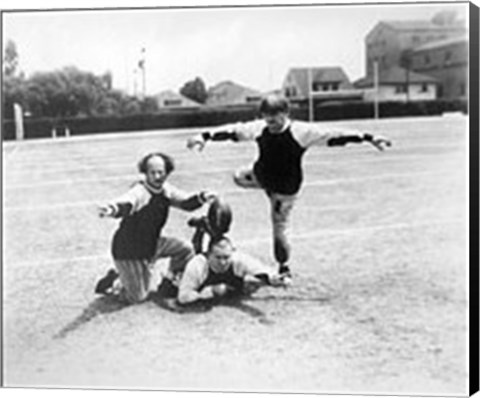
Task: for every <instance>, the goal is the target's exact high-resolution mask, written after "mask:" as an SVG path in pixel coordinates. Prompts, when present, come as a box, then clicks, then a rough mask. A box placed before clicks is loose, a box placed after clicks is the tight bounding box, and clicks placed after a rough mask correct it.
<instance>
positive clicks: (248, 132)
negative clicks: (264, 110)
mask: <svg viewBox="0 0 480 398" xmlns="http://www.w3.org/2000/svg"><path fill="white" fill-rule="evenodd" d="M263 127H264V122H263V121H261V120H254V121H251V122H245V123H234V124H226V125H224V126H219V127H216V128H212V129H211V130H209V131H205V132H203V133H200V134H197V135H195V136H193V137H191V138H189V139H188V140H187V148H188V149H197V150H199V151H201V150H202V149H203V148H204V147H205V144H206V143H207V142H208V141H234V142H238V141H249V140H253V139H255V137H256V136H257V135H258V134H259V133H260V132H261V131H262V128H263Z"/></svg>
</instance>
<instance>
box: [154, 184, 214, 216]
mask: <svg viewBox="0 0 480 398" xmlns="http://www.w3.org/2000/svg"><path fill="white" fill-rule="evenodd" d="M164 194H165V196H166V197H167V198H168V199H169V201H170V204H171V205H172V206H173V207H176V208H179V209H182V210H186V211H193V210H196V209H198V208H200V207H201V206H202V205H203V204H204V203H205V198H204V195H203V193H202V192H199V193H195V194H192V193H187V192H185V191H183V190H181V189H178V188H177V187H175V186H173V185H172V184H169V183H165V184H164Z"/></svg>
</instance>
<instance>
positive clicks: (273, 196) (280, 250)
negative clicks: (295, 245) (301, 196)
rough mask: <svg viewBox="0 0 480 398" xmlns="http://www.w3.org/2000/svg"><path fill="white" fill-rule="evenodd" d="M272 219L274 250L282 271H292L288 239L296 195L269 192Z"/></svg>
mask: <svg viewBox="0 0 480 398" xmlns="http://www.w3.org/2000/svg"><path fill="white" fill-rule="evenodd" d="M268 197H269V199H270V205H271V219H272V226H273V250H274V255H275V259H276V260H277V262H278V264H279V272H280V273H290V268H289V260H290V252H291V247H290V242H289V239H288V233H289V226H290V214H291V211H292V209H293V206H294V204H295V200H296V195H282V194H277V193H269V194H268Z"/></svg>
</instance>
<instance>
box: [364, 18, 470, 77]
mask: <svg viewBox="0 0 480 398" xmlns="http://www.w3.org/2000/svg"><path fill="white" fill-rule="evenodd" d="M466 31H467V29H466V25H465V23H464V21H460V20H457V19H456V16H455V13H451V12H441V13H438V14H436V15H435V16H434V17H433V18H432V19H431V20H420V21H381V22H379V23H377V24H376V25H375V27H374V28H373V29H372V30H371V31H370V32H369V33H368V34H367V36H366V38H365V49H366V75H367V76H370V75H373V65H374V62H378V65H379V68H380V69H382V70H385V69H388V68H390V67H392V66H405V65H404V64H403V62H404V60H403V59H402V56H403V55H402V54H404V52H405V51H406V50H412V49H415V48H417V47H419V46H421V45H424V44H426V43H431V42H434V41H438V40H445V39H449V38H451V37H456V36H458V35H461V34H466Z"/></svg>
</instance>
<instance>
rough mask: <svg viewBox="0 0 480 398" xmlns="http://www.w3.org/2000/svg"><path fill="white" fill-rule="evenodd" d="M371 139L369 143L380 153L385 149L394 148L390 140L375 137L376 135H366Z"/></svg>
mask: <svg viewBox="0 0 480 398" xmlns="http://www.w3.org/2000/svg"><path fill="white" fill-rule="evenodd" d="M366 136H367V137H368V138H369V139H367V140H366V141H368V142H369V143H370V144H372V145H373V146H374V147H375V148H377V149H378V150H379V151H383V150H384V149H385V147H389V146H392V142H391V141H390V140H388V139H387V138H385V137H382V136H379V135H377V136H375V135H366Z"/></svg>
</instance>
